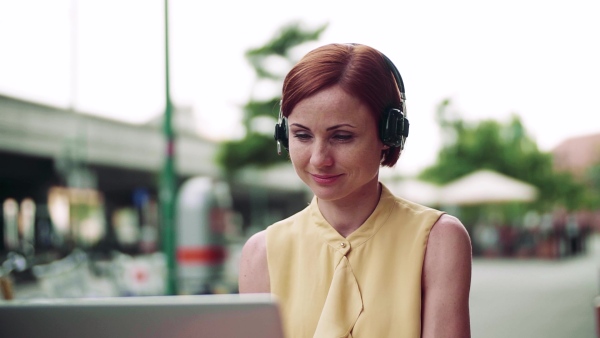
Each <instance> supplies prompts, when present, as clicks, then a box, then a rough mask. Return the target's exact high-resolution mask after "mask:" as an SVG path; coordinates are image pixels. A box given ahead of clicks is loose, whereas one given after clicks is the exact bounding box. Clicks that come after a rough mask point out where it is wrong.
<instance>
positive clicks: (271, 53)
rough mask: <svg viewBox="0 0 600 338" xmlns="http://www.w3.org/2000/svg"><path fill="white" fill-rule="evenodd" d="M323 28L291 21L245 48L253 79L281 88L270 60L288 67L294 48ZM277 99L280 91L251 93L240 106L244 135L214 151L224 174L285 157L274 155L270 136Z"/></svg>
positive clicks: (278, 74)
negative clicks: (261, 94)
mask: <svg viewBox="0 0 600 338" xmlns="http://www.w3.org/2000/svg"><path fill="white" fill-rule="evenodd" d="M326 28H327V24H324V25H321V26H319V27H317V28H315V29H309V28H305V27H303V25H301V23H299V22H293V23H291V24H288V25H286V26H284V27H282V28H281V29H280V30H279V31H278V32H277V33H276V34H275V36H274V37H273V38H272V39H271V40H270V41H268V42H267V43H266V44H265V45H264V46H261V47H258V48H253V49H250V50H248V51H247V52H246V55H245V56H246V59H247V60H248V62H249V63H250V65H251V66H252V68H253V69H254V71H255V74H256V82H257V83H258V82H261V81H269V82H272V84H273V85H275V86H277V87H278V88H281V83H282V82H283V78H284V77H285V73H286V72H278V71H277V70H273V69H272V68H273V67H271V66H272V65H273V62H274V61H276V59H279V60H277V61H283V62H284V63H286V64H287V65H289V66H290V67H291V66H292V65H293V64H295V63H296V62H297V61H298V60H297V59H296V58H295V57H296V55H295V53H294V48H296V47H298V46H300V45H302V44H305V43H307V42H310V41H314V40H317V39H318V38H319V37H320V36H321V33H323V32H324V31H325V29H326ZM290 67H288V68H290ZM280 100H281V95H277V96H274V97H272V98H269V99H257V98H256V96H255V94H254V93H251V97H250V99H249V101H248V102H247V103H246V104H245V105H244V106H243V113H244V115H243V125H244V128H245V131H246V133H245V136H244V138H242V139H239V140H230V141H226V142H223V143H221V144H220V148H219V151H218V153H217V163H219V165H220V166H221V167H222V168H223V169H224V171H225V172H226V173H227V174H228V175H232V174H234V173H235V172H237V171H238V170H240V169H242V168H244V167H247V166H257V167H267V166H270V165H273V164H276V163H281V162H284V161H286V160H287V157H286V156H278V155H277V152H276V151H275V149H276V148H275V141H274V139H273V131H274V129H275V123H276V121H277V116H278V113H279V101H280ZM265 126H267V127H270V128H264V127H265Z"/></svg>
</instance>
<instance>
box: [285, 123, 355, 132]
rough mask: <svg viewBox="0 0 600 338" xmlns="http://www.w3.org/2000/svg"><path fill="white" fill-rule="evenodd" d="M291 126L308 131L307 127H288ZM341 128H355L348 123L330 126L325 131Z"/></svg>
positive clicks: (298, 124)
mask: <svg viewBox="0 0 600 338" xmlns="http://www.w3.org/2000/svg"><path fill="white" fill-rule="evenodd" d="M291 126H294V127H298V128H301V129H306V130H310V128H308V127H307V126H303V125H301V124H300V123H292V124H291V125H290V127H291ZM342 127H349V128H356V127H355V126H353V125H351V124H349V123H341V124H336V125H335V126H331V127H329V128H327V129H326V130H327V131H331V130H335V129H339V128H342Z"/></svg>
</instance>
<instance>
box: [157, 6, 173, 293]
mask: <svg viewBox="0 0 600 338" xmlns="http://www.w3.org/2000/svg"><path fill="white" fill-rule="evenodd" d="M165 94H166V95H165V96H166V97H165V115H164V123H163V133H164V136H165V140H166V148H165V149H166V153H165V159H164V160H165V162H164V167H163V171H162V175H161V181H160V191H159V201H160V209H161V221H162V222H161V224H162V250H163V252H164V253H165V256H166V258H167V289H166V294H168V295H175V294H177V283H176V282H177V280H176V278H177V262H176V259H175V193H176V187H175V133H174V132H173V125H172V123H171V120H172V115H173V103H172V102H171V92H170V83H169V1H168V0H165Z"/></svg>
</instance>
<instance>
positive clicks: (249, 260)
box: [239, 230, 270, 293]
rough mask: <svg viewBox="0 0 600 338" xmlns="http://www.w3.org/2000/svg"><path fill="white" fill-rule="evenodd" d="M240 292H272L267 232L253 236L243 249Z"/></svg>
mask: <svg viewBox="0 0 600 338" xmlns="http://www.w3.org/2000/svg"><path fill="white" fill-rule="evenodd" d="M239 291H240V293H268V292H270V282H269V266H268V262H267V231H266V230H263V231H260V232H257V233H256V234H254V235H252V236H251V237H250V238H249V239H248V241H246V244H244V247H243V248H242V256H241V258H240V270H239Z"/></svg>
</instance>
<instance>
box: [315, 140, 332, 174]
mask: <svg viewBox="0 0 600 338" xmlns="http://www.w3.org/2000/svg"><path fill="white" fill-rule="evenodd" d="M310 163H311V164H312V165H313V166H315V167H316V168H319V167H328V166H331V165H332V164H333V156H332V153H331V148H330V147H329V145H328V144H327V142H315V144H314V145H313V147H312V152H311V155H310Z"/></svg>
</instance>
